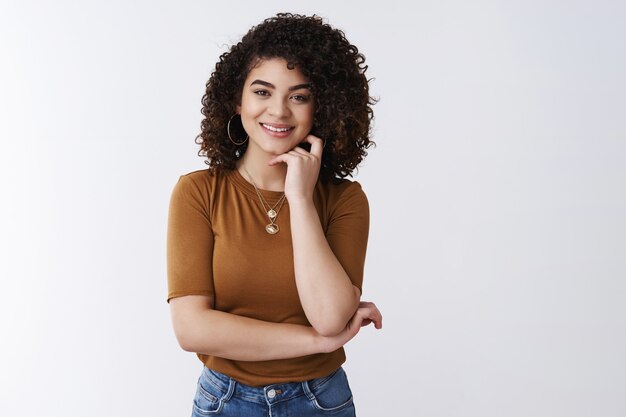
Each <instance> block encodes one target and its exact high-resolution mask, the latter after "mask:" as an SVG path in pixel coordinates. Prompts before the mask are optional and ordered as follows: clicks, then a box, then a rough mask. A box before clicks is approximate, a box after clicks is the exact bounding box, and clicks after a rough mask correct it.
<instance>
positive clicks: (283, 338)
mask: <svg viewBox="0 0 626 417" xmlns="http://www.w3.org/2000/svg"><path fill="white" fill-rule="evenodd" d="M316 146H318V147H320V152H321V142H320V144H317V145H316ZM312 149H313V147H312ZM292 156H293V155H292ZM309 156H310V155H307V157H309ZM286 158H287V157H286ZM277 162H278V161H277ZM318 163H319V161H318ZM292 165H294V166H295V165H296V164H290V168H292ZM305 168H306V167H305ZM318 169H319V167H318ZM291 172H296V173H298V171H297V170H296V169H292V170H291ZM313 174H314V175H313V176H311V177H310V178H312V179H313V180H314V179H315V178H316V177H317V173H315V172H314V173H313ZM289 178H290V177H289V173H288V178H287V182H289ZM291 178H292V179H293V178H296V179H294V180H293V182H294V183H298V182H299V183H301V182H302V179H301V178H297V177H296V176H295V175H293V176H292V177H291ZM310 183H311V185H314V181H311V182H310ZM179 185H182V184H179ZM187 187H190V184H186V185H185V187H183V189H180V188H179V189H178V190H175V195H176V198H180V197H183V196H184V197H183V198H184V200H182V201H183V203H182V204H181V200H179V201H178V204H175V205H171V206H170V220H169V221H170V225H169V229H170V230H175V229H177V228H178V227H179V223H181V224H182V223H184V221H185V220H184V219H188V218H190V217H194V218H198V219H206V217H207V216H206V212H204V208H203V207H202V203H201V200H204V198H200V199H198V198H195V199H194V198H193V197H192V198H191V200H190V198H189V197H190V194H189V188H187ZM288 188H289V184H288V183H286V186H285V192H286V194H287V197H288V200H289V205H290V213H291V233H292V243H293V251H294V271H295V276H296V286H297V289H298V295H299V298H300V302H301V304H302V306H303V309H304V312H305V314H306V316H307V319H308V320H309V322H310V323H311V325H312V327H310V326H304V325H297V324H288V323H273V322H266V321H261V320H255V319H251V318H247V317H242V316H238V315H234V314H230V313H226V312H222V311H217V310H215V309H213V308H212V307H211V306H212V305H213V300H212V298H211V297H210V296H207V295H184V296H179V297H175V298H172V299H171V300H170V309H171V317H172V322H173V326H174V331H175V334H176V337H177V339H178V341H179V344H180V345H181V347H182V348H183V349H184V350H187V351H190V352H196V353H202V354H208V355H214V356H220V357H223V358H227V359H234V360H248V361H260V360H271V359H286V358H293V357H300V356H305V355H309V354H314V353H321V352H332V351H334V350H336V349H338V348H340V347H341V346H343V345H344V344H345V343H347V342H348V341H349V340H350V339H352V338H353V337H354V336H355V335H356V334H357V333H358V331H359V329H360V327H361V326H365V325H368V324H370V323H372V322H373V323H374V324H375V327H376V328H377V329H380V328H381V327H382V316H381V314H380V311H379V310H378V308H376V306H375V305H374V304H373V303H368V302H360V301H359V299H360V290H359V288H357V287H356V286H355V285H353V283H352V281H351V280H350V278H349V276H348V273H347V272H346V270H345V269H344V267H343V266H342V264H341V263H340V261H339V256H340V257H341V258H342V259H344V261H345V259H347V258H349V257H350V254H351V253H354V250H353V249H354V248H352V247H351V245H354V244H355V242H360V244H361V245H363V246H362V247H361V248H358V250H357V252H358V251H360V252H361V253H362V257H363V258H362V259H358V260H356V261H355V262H356V264H358V263H362V261H364V256H365V253H364V252H365V245H366V242H367V227H368V225H367V224H363V223H362V224H361V225H362V226H363V225H364V226H365V227H360V228H357V229H361V233H363V230H364V232H365V235H363V234H361V235H360V236H357V237H356V238H355V239H352V238H353V237H354V236H353V235H352V233H353V230H350V229H351V228H350V227H348V226H349V225H348V223H349V222H348V223H346V222H345V219H346V218H349V217H350V216H349V215H348V216H347V217H346V218H344V219H336V222H335V223H333V224H331V225H330V226H329V230H328V231H327V234H328V236H327V235H325V233H324V230H323V228H322V225H321V223H320V219H319V216H318V214H317V211H316V208H315V206H314V204H313V199H312V190H311V189H310V188H309V190H308V191H307V192H305V193H296V192H293V191H292V192H288ZM295 189H296V187H293V188H292V190H295ZM298 191H300V190H298ZM359 191H360V189H359ZM302 196H306V198H301V197H302ZM363 197H364V195H363ZM173 198H174V196H173ZM172 208H174V210H172ZM362 215H363V216H364V219H365V218H366V220H367V222H369V213H362ZM361 220H362V221H363V219H361ZM342 222H343V223H344V226H342ZM199 224H200V225H202V229H199V228H198V227H195V226H194V227H193V233H195V234H196V236H193V237H190V236H188V235H187V236H185V238H184V239H181V242H179V241H176V242H174V244H173V245H172V248H175V249H174V250H172V251H171V254H170V242H169V241H168V263H169V262H170V259H171V260H173V262H174V263H178V262H179V261H178V260H179V259H182V258H185V257H188V256H190V254H189V252H190V251H192V250H195V251H197V252H196V253H198V255H197V256H196V258H197V259H196V258H194V259H195V261H194V262H195V263H200V262H207V260H206V259H205V257H204V256H202V254H203V253H211V252H212V249H213V241H212V238H211V239H206V238H200V237H197V236H200V235H202V236H207V235H208V234H211V230H210V224H209V223H208V221H205V220H202V221H199ZM185 230H187V229H185ZM168 235H169V232H168ZM177 235H178V234H177V233H174V236H177ZM168 239H169V237H168ZM177 239H178V238H177ZM351 240H352V241H351ZM337 241H341V242H343V244H341V245H337V244H336V243H335V246H334V247H332V246H333V243H332V242H337ZM187 242H193V244H192V243H189V246H187ZM329 242H330V243H329ZM199 243H201V244H202V245H203V246H202V247H201V248H199V247H198V244H199ZM356 244H358V243H356ZM336 254H339V255H336ZM181 262H182V260H181ZM353 265H354V264H353ZM361 266H362V265H361ZM203 267H204V268H210V267H211V266H210V265H204V266H203ZM360 273H362V271H360Z"/></svg>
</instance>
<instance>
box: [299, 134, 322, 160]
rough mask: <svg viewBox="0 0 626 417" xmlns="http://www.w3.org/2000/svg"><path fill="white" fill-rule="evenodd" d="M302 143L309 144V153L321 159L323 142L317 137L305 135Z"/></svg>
mask: <svg viewBox="0 0 626 417" xmlns="http://www.w3.org/2000/svg"><path fill="white" fill-rule="evenodd" d="M303 142H309V143H310V144H311V153H312V154H313V155H315V156H317V157H318V158H319V159H322V152H323V150H324V141H323V140H322V139H320V138H318V137H317V136H313V135H307V137H305V138H304V140H303Z"/></svg>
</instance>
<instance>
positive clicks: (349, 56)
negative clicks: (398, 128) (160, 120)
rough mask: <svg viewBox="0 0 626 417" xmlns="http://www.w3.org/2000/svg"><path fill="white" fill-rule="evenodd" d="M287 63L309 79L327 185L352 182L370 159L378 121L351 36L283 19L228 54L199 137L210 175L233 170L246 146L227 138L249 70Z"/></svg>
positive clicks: (209, 88) (316, 21)
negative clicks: (273, 60) (265, 62)
mask: <svg viewBox="0 0 626 417" xmlns="http://www.w3.org/2000/svg"><path fill="white" fill-rule="evenodd" d="M271 58H282V59H284V60H285V61H287V63H288V67H289V68H296V67H297V68H298V69H299V70H300V71H301V72H302V74H303V75H304V76H305V77H307V78H308V80H309V82H310V85H311V93H312V95H313V97H315V113H314V121H313V128H312V130H311V134H314V135H315V136H318V137H320V138H322V139H324V140H326V145H325V147H324V151H323V156H322V162H321V167H320V179H321V180H322V181H324V182H326V181H329V180H332V179H336V178H345V177H347V176H352V171H353V170H354V169H355V168H357V166H358V165H359V163H360V162H361V161H362V160H363V158H364V157H365V156H367V151H366V149H368V148H369V147H371V146H372V145H375V142H373V141H372V140H370V133H371V127H370V122H371V121H372V119H373V117H374V113H373V111H372V108H371V105H373V104H375V103H376V100H375V99H374V98H372V97H370V95H369V84H368V79H367V78H366V76H365V71H366V70H367V65H365V57H364V56H363V54H361V53H359V50H358V49H357V47H356V46H354V45H352V44H350V42H348V40H347V39H346V37H345V34H344V33H343V32H342V31H341V30H338V29H334V28H332V27H331V26H330V25H328V24H326V23H324V21H323V20H322V18H321V17H319V16H316V15H313V16H303V15H298V14H291V13H279V14H277V15H276V16H274V17H270V18H268V19H265V20H264V21H263V22H262V23H261V24H259V25H257V26H254V27H252V28H251V29H250V30H249V31H248V33H247V34H246V35H245V36H244V37H243V38H242V39H241V41H240V42H239V43H237V44H236V45H233V46H232V47H231V48H230V50H229V51H227V52H225V53H223V54H222V55H221V56H220V58H219V62H218V63H217V64H216V66H215V70H214V71H213V73H212V74H211V77H210V78H209V80H208V81H207V83H206V93H205V94H204V96H203V97H202V106H203V107H202V114H203V115H204V116H205V118H204V119H203V120H202V123H201V129H202V132H201V133H200V134H199V135H198V136H196V139H195V141H196V143H197V144H199V145H201V147H200V151H198V155H199V156H203V157H206V158H207V160H206V161H205V163H206V164H207V165H209V171H211V172H214V171H216V170H221V169H225V170H232V169H235V162H236V161H237V160H238V159H239V158H240V157H241V155H243V153H244V152H245V150H246V148H247V143H245V144H243V145H239V146H238V145H235V144H234V143H232V141H230V140H229V138H228V134H227V131H226V128H227V124H228V121H229V119H230V118H231V117H232V116H233V115H234V114H235V112H236V106H237V105H238V104H239V103H241V94H242V90H243V85H244V81H245V79H246V77H247V76H248V73H249V71H250V70H251V69H252V68H254V66H255V65H256V64H257V63H258V62H259V60H263V59H271Z"/></svg>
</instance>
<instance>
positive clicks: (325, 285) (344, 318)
mask: <svg viewBox="0 0 626 417" xmlns="http://www.w3.org/2000/svg"><path fill="white" fill-rule="evenodd" d="M305 141H307V142H309V143H311V151H310V152H307V151H306V150H304V149H302V148H300V147H295V148H294V149H292V150H291V151H289V152H287V153H284V154H281V155H278V156H276V157H274V158H272V159H271V160H270V161H269V164H270V165H275V164H277V163H281V162H282V163H285V164H287V166H288V168H287V177H286V179H285V195H286V196H287V200H288V201H289V211H290V216H291V238H292V244H293V254H294V270H295V276H296V286H297V288H298V295H299V297H300V302H301V304H302V307H303V309H304V313H305V314H306V316H307V319H308V320H309V322H310V323H311V325H312V326H313V327H314V328H315V330H316V331H317V332H318V333H320V334H322V335H325V336H331V335H336V334H338V333H340V332H341V331H342V330H343V329H344V327H345V326H346V323H347V322H348V320H350V317H352V316H353V315H354V313H355V311H356V309H357V307H358V306H359V299H360V297H361V291H360V289H359V288H357V287H356V286H355V285H353V283H352V280H351V279H350V276H348V273H347V272H346V270H345V269H344V268H343V266H342V264H341V263H340V262H339V260H338V258H337V256H336V255H335V253H334V252H333V249H331V246H330V245H329V241H328V240H327V237H326V236H325V234H324V230H323V229H322V225H321V224H320V219H319V215H318V213H317V211H316V208H315V205H314V204H313V190H314V188H315V184H316V183H317V180H318V177H319V169H320V161H321V159H322V149H323V142H322V140H321V139H319V138H317V137H315V136H313V135H309V136H307V137H306V138H305ZM359 191H360V190H359ZM362 196H364V195H362ZM360 201H362V202H363V200H360ZM364 203H365V204H360V205H359V207H360V208H361V209H362V210H361V212H360V213H358V212H356V213H351V214H350V216H348V217H352V218H354V219H356V221H353V220H352V219H348V221H347V222H346V221H345V219H342V220H341V221H342V222H343V224H335V225H334V226H336V228H337V230H338V233H337V234H336V235H341V236H340V238H339V239H340V240H342V242H343V243H342V245H341V246H342V247H343V250H342V252H343V253H342V255H344V257H352V258H354V259H355V260H356V259H359V262H361V263H362V261H364V252H365V247H366V245H367V234H368V227H369V210H368V207H367V201H366V200H365V201H364ZM351 228H354V229H358V230H356V231H355V230H348V229H351ZM355 233H356V234H355ZM357 237H358V239H357ZM350 245H353V248H350ZM354 269H355V270H356V269H357V268H354ZM361 272H362V271H361ZM355 275H358V274H355ZM357 281H358V279H357Z"/></svg>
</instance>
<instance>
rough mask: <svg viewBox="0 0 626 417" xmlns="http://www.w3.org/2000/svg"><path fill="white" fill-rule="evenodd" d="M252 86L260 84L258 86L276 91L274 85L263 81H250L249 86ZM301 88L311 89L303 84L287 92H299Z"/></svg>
mask: <svg viewBox="0 0 626 417" xmlns="http://www.w3.org/2000/svg"><path fill="white" fill-rule="evenodd" d="M254 84H260V85H262V86H265V87H268V88H273V89H276V87H275V86H274V84H272V83H268V82H267V81H263V80H254V81H252V82H251V83H250V85H251V86H252V85H254ZM301 88H311V84H309V83H304V84H298V85H294V86H293V87H289V88H288V90H289V91H294V90H300V89H301Z"/></svg>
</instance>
